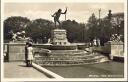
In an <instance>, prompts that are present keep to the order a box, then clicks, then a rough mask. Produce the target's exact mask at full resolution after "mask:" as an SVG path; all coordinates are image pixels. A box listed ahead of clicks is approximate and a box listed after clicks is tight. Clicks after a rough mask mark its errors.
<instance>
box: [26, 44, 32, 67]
mask: <svg viewBox="0 0 128 82" xmlns="http://www.w3.org/2000/svg"><path fill="white" fill-rule="evenodd" d="M27 50H28V58H27V61H28V66H32V61H33V48H32V43H29V44H28V48H27Z"/></svg>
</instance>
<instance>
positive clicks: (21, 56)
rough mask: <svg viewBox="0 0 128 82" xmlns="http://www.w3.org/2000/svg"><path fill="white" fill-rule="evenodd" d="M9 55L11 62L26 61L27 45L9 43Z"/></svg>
mask: <svg viewBox="0 0 128 82" xmlns="http://www.w3.org/2000/svg"><path fill="white" fill-rule="evenodd" d="M7 53H8V60H9V61H23V60H25V43H8V50H7Z"/></svg>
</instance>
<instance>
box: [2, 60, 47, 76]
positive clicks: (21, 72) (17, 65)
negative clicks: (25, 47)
mask: <svg viewBox="0 0 128 82" xmlns="http://www.w3.org/2000/svg"><path fill="white" fill-rule="evenodd" d="M4 78H48V77H47V76H46V75H45V74H43V73H41V72H39V71H38V70H36V69H35V68H33V67H26V64H25V63H24V62H4Z"/></svg>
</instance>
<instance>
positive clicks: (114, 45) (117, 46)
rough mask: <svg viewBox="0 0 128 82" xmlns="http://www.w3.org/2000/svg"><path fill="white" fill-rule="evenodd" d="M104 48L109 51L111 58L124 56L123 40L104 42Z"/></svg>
mask: <svg viewBox="0 0 128 82" xmlns="http://www.w3.org/2000/svg"><path fill="white" fill-rule="evenodd" d="M104 50H105V51H106V52H108V53H109V57H110V59H113V57H121V58H123V57H124V44H123V42H113V41H112V42H108V43H106V44H105V49H104Z"/></svg>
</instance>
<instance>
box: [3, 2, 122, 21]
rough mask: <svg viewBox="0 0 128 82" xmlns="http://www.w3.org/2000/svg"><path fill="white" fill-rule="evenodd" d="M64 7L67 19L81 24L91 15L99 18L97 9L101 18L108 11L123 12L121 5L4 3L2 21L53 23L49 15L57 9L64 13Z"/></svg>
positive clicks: (62, 16) (62, 18)
mask: <svg viewBox="0 0 128 82" xmlns="http://www.w3.org/2000/svg"><path fill="white" fill-rule="evenodd" d="M65 7H67V8H68V10H67V19H70V20H76V21H77V22H81V23H86V22H87V21H88V18H89V17H90V16H91V15H92V13H95V15H96V17H99V9H101V18H103V17H105V16H107V14H108V10H112V13H118V12H124V4H123V3H73V2H72V3H5V4H4V19H7V17H10V16H22V17H27V18H29V19H30V20H34V19H38V18H43V19H48V20H52V21H53V18H52V17H51V15H52V14H54V12H56V11H57V10H58V9H59V8H61V9H62V12H64V11H65ZM64 17H65V16H64V15H61V17H60V21H63V20H65V19H64Z"/></svg>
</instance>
